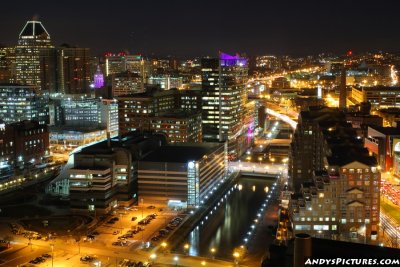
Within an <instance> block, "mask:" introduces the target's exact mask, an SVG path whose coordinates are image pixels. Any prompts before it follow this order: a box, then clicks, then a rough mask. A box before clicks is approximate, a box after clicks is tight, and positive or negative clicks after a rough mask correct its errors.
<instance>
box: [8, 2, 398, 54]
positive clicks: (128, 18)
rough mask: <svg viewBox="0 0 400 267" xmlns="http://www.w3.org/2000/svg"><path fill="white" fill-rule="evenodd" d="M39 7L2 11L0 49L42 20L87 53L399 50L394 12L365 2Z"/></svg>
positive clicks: (55, 35)
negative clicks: (30, 23)
mask: <svg viewBox="0 0 400 267" xmlns="http://www.w3.org/2000/svg"><path fill="white" fill-rule="evenodd" d="M41 3H42V4H41V5H39V6H38V5H36V4H34V3H29V2H27V1H24V3H23V6H24V8H23V10H19V12H7V13H6V14H4V15H3V16H2V17H1V18H0V23H1V24H2V25H7V27H2V29H1V31H0V36H2V37H1V39H0V44H3V45H14V44H15V43H16V42H17V39H18V35H17V34H16V32H20V31H21V29H22V27H23V25H24V22H25V21H26V20H29V19H32V18H36V19H39V20H41V21H42V22H43V24H44V26H45V27H46V28H47V30H48V31H49V33H50V35H51V38H52V40H54V44H55V45H60V44H62V43H69V44H71V45H76V46H79V47H90V48H91V49H93V52H94V53H93V54H94V55H102V54H104V53H105V52H108V51H111V52H119V51H130V52H131V53H132V54H135V53H136V54H145V55H152V54H154V55H162V56H167V55H172V56H178V57H192V56H206V55H210V56H215V54H216V53H217V51H227V52H229V53H236V52H245V53H247V54H248V55H260V54H291V55H306V54H316V53H321V52H332V53H339V54H344V53H345V51H347V50H353V51H354V52H355V53H361V52H366V51H379V50H383V51H389V52H397V51H398V48H397V47H399V45H400V37H397V36H396V35H393V32H394V31H395V30H396V28H397V27H398V26H399V24H398V22H397V21H396V20H395V8H391V6H390V5H389V4H386V5H379V6H377V5H375V4H374V3H372V1H363V3H362V4H360V3H355V2H346V1H339V2H338V1H336V2H335V5H330V6H328V7H327V6H326V5H324V4H322V3H318V2H317V1H308V2H307V3H296V2H294V1H289V2H285V3H262V2H261V3H257V1H251V2H250V3H248V4H247V5H241V4H240V2H237V1H233V2H232V1H231V2H227V1H222V2H218V3H211V2H210V1H205V2H204V1H202V2H201V4H192V5H188V4H185V3H183V2H182V1H173V2H168V3H163V2H161V3H156V2H155V1H153V2H141V3H134V4H132V3H125V4H120V5H108V4H105V3H104V4H103V3H100V2H92V1H90V2H85V3H78V2H77V1H75V0H74V1H70V2H68V4H65V3H63V4H61V3H59V2H57V3H54V2H51V1H42V2H41ZM18 5H19V4H18ZM77 7H79V8H77ZM3 8H4V9H5V10H16V9H18V8H19V6H17V4H16V3H14V2H6V3H4V4H3ZM212 10H215V11H218V12H211V11H212ZM66 22H67V23H66ZM76 29H79V31H77V30H76ZM371 37H373V38H371ZM204 40H207V42H204Z"/></svg>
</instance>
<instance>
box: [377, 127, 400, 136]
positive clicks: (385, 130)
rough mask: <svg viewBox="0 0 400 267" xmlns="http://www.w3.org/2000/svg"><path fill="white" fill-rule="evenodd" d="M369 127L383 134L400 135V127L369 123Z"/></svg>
mask: <svg viewBox="0 0 400 267" xmlns="http://www.w3.org/2000/svg"><path fill="white" fill-rule="evenodd" d="M369 127H371V128H373V129H374V130H376V131H378V132H380V133H382V134H384V135H400V127H399V128H398V127H381V126H375V125H370V126H369Z"/></svg>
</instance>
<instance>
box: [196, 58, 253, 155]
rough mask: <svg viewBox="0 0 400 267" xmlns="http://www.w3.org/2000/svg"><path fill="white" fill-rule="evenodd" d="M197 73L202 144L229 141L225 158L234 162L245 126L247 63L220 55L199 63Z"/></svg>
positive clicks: (243, 60)
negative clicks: (232, 159) (199, 88)
mask: <svg viewBox="0 0 400 267" xmlns="http://www.w3.org/2000/svg"><path fill="white" fill-rule="evenodd" d="M201 70H202V99H203V100H202V118H203V140H205V141H229V147H228V154H229V156H230V157H233V158H235V157H237V155H239V154H240V153H241V151H240V150H241V144H242V143H243V141H244V139H242V138H243V136H244V133H245V130H246V126H247V125H244V124H243V120H244V106H245V104H246V102H247V94H246V88H245V82H246V80H245V79H246V77H247V70H248V69H247V60H246V59H245V58H242V57H241V56H239V55H235V56H231V55H228V54H224V53H220V57H219V58H204V59H202V61H201Z"/></svg>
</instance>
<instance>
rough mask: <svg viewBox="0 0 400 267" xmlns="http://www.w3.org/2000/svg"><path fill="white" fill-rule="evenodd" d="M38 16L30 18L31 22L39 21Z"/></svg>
mask: <svg viewBox="0 0 400 267" xmlns="http://www.w3.org/2000/svg"><path fill="white" fill-rule="evenodd" d="M39 17H40V16H39V14H35V15H33V16H32V21H39Z"/></svg>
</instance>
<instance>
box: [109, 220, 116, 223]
mask: <svg viewBox="0 0 400 267" xmlns="http://www.w3.org/2000/svg"><path fill="white" fill-rule="evenodd" d="M114 223H115V221H113V220H109V221H108V222H107V224H114Z"/></svg>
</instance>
